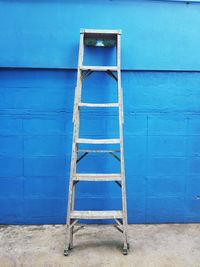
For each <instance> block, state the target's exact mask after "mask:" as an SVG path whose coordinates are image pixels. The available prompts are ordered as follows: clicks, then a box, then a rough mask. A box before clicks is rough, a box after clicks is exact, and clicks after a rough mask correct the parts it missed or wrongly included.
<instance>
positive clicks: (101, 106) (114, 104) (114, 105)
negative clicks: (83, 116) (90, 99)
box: [79, 103, 119, 108]
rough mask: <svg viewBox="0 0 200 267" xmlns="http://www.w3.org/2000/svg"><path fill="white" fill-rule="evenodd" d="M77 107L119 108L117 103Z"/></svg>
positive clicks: (81, 104) (88, 104) (90, 104)
mask: <svg viewBox="0 0 200 267" xmlns="http://www.w3.org/2000/svg"><path fill="white" fill-rule="evenodd" d="M79 107H96V108H98V107H99V108H103V107H108V108H112V107H119V104H118V103H105V104H97V103H79Z"/></svg>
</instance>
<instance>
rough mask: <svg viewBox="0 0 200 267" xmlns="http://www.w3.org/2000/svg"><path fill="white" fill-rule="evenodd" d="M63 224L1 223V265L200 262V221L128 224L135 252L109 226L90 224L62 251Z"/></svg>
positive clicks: (173, 266) (192, 266)
mask: <svg viewBox="0 0 200 267" xmlns="http://www.w3.org/2000/svg"><path fill="white" fill-rule="evenodd" d="M64 234H65V228H64V226H63V225H54V226H52V225H42V226H0V267H7V266H9V267H12V266H13V267H14V266H20V267H26V266H27V267H32V266H34V267H40V266H42V267H43V266H44V267H61V266H70V267H73V266H76V267H94V266H95V267H100V266H103V267H111V266H114V267H118V266H120V267H129V266H130V267H179V266H180V267H200V224H187V225H183V224H181V225H177V224H168V225H164V224H163V225H129V243H130V246H131V248H130V252H129V255H128V256H124V255H122V254H121V248H122V235H121V234H120V233H119V232H118V231H117V230H116V229H115V228H114V227H113V226H110V225H106V226H102V225H100V226H99V225H98V226H96V225H95V226H92V225H88V226H86V227H85V228H84V229H82V230H80V231H79V232H78V233H77V234H75V242H74V245H75V247H74V249H73V250H72V251H71V254H70V256H68V257H64V256H63V247H64V239H65V238H64Z"/></svg>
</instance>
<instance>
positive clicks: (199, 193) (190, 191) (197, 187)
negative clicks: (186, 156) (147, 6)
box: [186, 175, 200, 199]
mask: <svg viewBox="0 0 200 267" xmlns="http://www.w3.org/2000/svg"><path fill="white" fill-rule="evenodd" d="M186 194H187V196H188V197H193V198H196V199H198V198H200V179H199V175H192V176H187V181H186Z"/></svg>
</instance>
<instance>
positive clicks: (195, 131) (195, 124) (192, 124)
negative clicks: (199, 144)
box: [187, 115, 200, 135]
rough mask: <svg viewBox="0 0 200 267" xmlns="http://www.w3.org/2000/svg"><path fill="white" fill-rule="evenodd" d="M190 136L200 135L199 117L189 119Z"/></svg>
mask: <svg viewBox="0 0 200 267" xmlns="http://www.w3.org/2000/svg"><path fill="white" fill-rule="evenodd" d="M187 134H188V135H200V117H199V116H197V115H196V116H195V115H194V116H190V117H189V119H188V129H187Z"/></svg>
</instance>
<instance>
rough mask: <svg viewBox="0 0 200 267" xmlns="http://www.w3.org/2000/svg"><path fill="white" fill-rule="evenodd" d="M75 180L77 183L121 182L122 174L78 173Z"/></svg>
mask: <svg viewBox="0 0 200 267" xmlns="http://www.w3.org/2000/svg"><path fill="white" fill-rule="evenodd" d="M73 180H75V181H97V182H99V181H121V180H122V178H121V176H120V174H117V173H109V174H107V173H76V174H75V175H74V178H73Z"/></svg>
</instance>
